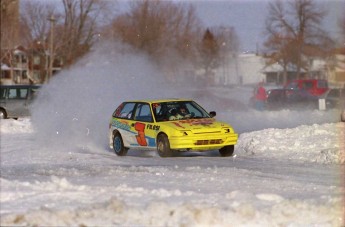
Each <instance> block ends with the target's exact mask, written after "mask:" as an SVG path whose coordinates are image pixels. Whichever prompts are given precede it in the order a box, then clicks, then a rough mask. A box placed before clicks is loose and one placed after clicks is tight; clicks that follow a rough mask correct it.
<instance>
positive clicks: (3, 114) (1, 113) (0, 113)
mask: <svg viewBox="0 0 345 227" xmlns="http://www.w3.org/2000/svg"><path fill="white" fill-rule="evenodd" d="M6 118H7V115H6V111H5V110H3V109H0V119H6Z"/></svg>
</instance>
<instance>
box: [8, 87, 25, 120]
mask: <svg viewBox="0 0 345 227" xmlns="http://www.w3.org/2000/svg"><path fill="white" fill-rule="evenodd" d="M27 98H28V87H10V88H8V93H7V100H6V108H7V113H8V115H9V116H11V117H15V118H16V117H23V116H28V115H29V106H28V103H27Z"/></svg>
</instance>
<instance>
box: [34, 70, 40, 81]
mask: <svg viewBox="0 0 345 227" xmlns="http://www.w3.org/2000/svg"><path fill="white" fill-rule="evenodd" d="M33 74H34V75H33V77H34V78H33V79H34V80H37V81H39V80H41V75H40V71H38V70H35V71H34V72H33Z"/></svg>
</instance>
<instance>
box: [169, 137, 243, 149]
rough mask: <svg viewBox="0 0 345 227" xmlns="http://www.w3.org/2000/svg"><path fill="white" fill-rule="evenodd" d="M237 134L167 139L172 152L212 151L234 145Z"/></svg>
mask: <svg viewBox="0 0 345 227" xmlns="http://www.w3.org/2000/svg"><path fill="white" fill-rule="evenodd" d="M237 140H238V134H236V133H229V134H216V135H214V134H210V135H207V134H200V135H191V136H171V137H169V142H170V148H171V149H174V150H212V149H220V148H222V147H224V146H228V145H235V144H236V143H237Z"/></svg>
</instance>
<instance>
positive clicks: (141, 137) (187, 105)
mask: <svg viewBox="0 0 345 227" xmlns="http://www.w3.org/2000/svg"><path fill="white" fill-rule="evenodd" d="M215 115H216V112H214V111H213V112H210V113H207V112H206V111H205V110H204V109H203V108H202V107H201V106H199V105H198V104H197V103H196V102H194V101H193V100H184V99H183V100H182V99H169V100H151V101H148V100H140V101H128V102H123V103H122V104H121V105H120V106H119V107H117V109H116V110H115V112H114V113H113V115H112V118H111V121H110V124H109V143H110V148H112V149H114V151H115V153H116V154H117V155H119V156H123V155H126V154H127V151H128V149H135V148H136V149H140V150H147V149H149V150H152V149H154V150H155V149H157V152H158V154H159V156H161V157H169V156H172V155H173V154H174V152H177V151H190V150H192V151H205V150H214V149H219V152H220V155H221V156H224V157H226V156H231V155H233V152H234V145H235V144H236V142H237V139H238V135H237V134H236V133H235V132H234V129H233V128H232V127H231V126H230V125H229V124H227V123H223V122H218V121H216V119H214V118H213V117H214V116H215Z"/></svg>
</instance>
